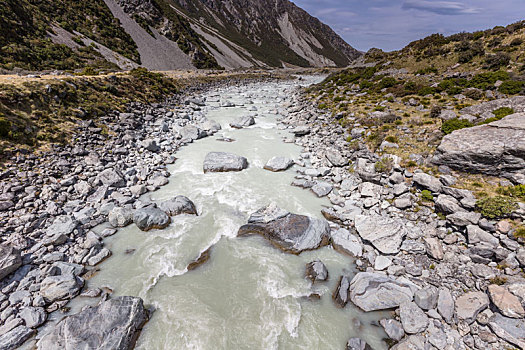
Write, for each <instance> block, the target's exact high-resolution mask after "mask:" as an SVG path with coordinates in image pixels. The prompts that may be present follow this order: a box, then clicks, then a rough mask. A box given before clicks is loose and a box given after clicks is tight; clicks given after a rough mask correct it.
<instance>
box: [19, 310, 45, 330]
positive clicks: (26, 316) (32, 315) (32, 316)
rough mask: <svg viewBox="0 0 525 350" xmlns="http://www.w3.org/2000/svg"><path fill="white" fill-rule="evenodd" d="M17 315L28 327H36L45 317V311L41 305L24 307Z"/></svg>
mask: <svg viewBox="0 0 525 350" xmlns="http://www.w3.org/2000/svg"><path fill="white" fill-rule="evenodd" d="M18 315H19V316H20V318H22V319H23V320H24V322H25V324H26V326H27V327H29V328H37V327H38V326H40V325H41V324H43V323H44V322H45V321H46V319H47V313H46V312H45V311H44V309H43V308H41V307H25V308H23V309H22V311H20V313H19V314H18Z"/></svg>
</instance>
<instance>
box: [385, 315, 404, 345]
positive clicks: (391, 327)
mask: <svg viewBox="0 0 525 350" xmlns="http://www.w3.org/2000/svg"><path fill="white" fill-rule="evenodd" d="M379 323H380V324H381V326H383V329H384V330H385V333H386V335H388V337H389V338H390V339H393V340H396V341H400V340H401V339H402V338H403V337H404V336H405V331H404V330H403V326H402V325H401V323H399V322H398V321H396V320H392V319H382V320H381V321H379Z"/></svg>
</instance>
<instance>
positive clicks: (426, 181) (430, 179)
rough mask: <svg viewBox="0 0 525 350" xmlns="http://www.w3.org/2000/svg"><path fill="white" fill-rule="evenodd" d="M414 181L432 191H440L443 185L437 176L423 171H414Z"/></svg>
mask: <svg viewBox="0 0 525 350" xmlns="http://www.w3.org/2000/svg"><path fill="white" fill-rule="evenodd" d="M413 181H414V183H416V184H417V185H419V186H421V187H423V188H424V189H427V190H430V191H431V192H434V193H439V192H441V189H442V188H443V185H442V184H441V181H439V179H438V178H437V177H434V176H432V175H428V174H425V173H416V174H414V177H413Z"/></svg>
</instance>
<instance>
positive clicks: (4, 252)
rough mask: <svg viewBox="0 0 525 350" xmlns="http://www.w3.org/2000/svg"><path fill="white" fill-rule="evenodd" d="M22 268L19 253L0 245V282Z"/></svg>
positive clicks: (10, 247)
mask: <svg viewBox="0 0 525 350" xmlns="http://www.w3.org/2000/svg"><path fill="white" fill-rule="evenodd" d="M20 266H22V256H21V255H20V251H19V250H18V249H16V248H13V247H12V246H10V245H6V244H0V280H2V279H4V278H5V277H7V276H9V275H10V274H12V273H13V272H15V271H16V270H18V268H19V267H20Z"/></svg>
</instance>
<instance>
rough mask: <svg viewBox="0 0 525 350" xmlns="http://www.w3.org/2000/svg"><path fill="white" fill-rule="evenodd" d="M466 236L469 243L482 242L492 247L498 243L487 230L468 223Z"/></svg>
mask: <svg viewBox="0 0 525 350" xmlns="http://www.w3.org/2000/svg"><path fill="white" fill-rule="evenodd" d="M467 236H468V243H469V244H478V243H483V244H486V245H489V246H491V247H494V248H496V247H497V246H498V245H499V239H497V238H496V237H494V236H493V235H492V234H490V233H489V232H487V231H485V230H482V229H481V228H480V227H479V226H478V225H468V226H467Z"/></svg>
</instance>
